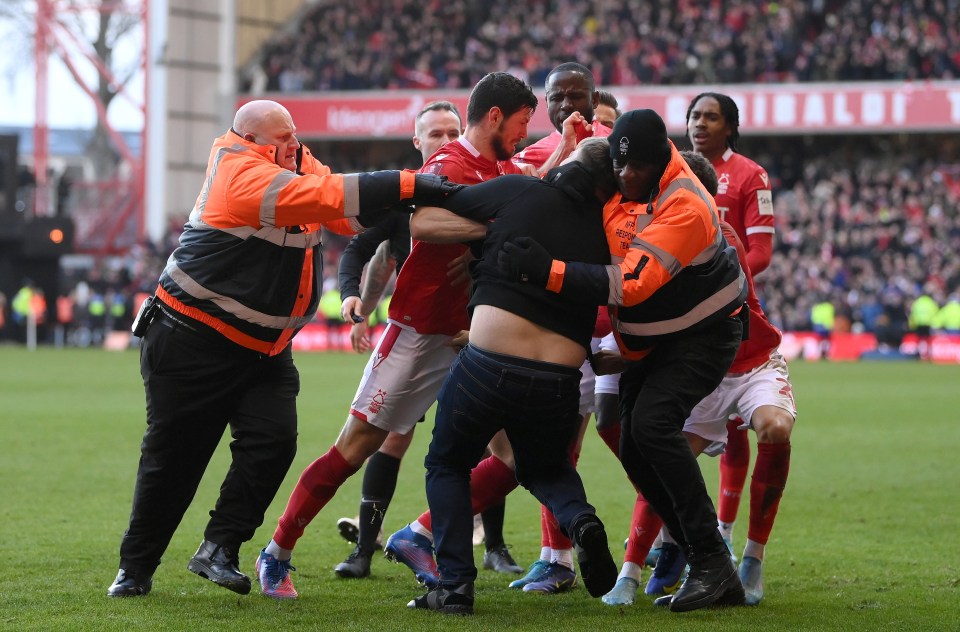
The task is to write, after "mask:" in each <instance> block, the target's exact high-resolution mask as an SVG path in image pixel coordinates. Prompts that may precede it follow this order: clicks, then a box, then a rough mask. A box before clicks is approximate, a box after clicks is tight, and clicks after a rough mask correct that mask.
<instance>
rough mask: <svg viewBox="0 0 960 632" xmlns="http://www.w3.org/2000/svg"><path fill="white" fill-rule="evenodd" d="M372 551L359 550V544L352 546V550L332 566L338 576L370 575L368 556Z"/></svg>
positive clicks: (357, 576)
mask: <svg viewBox="0 0 960 632" xmlns="http://www.w3.org/2000/svg"><path fill="white" fill-rule="evenodd" d="M371 557H373V552H372V551H361V550H360V545H357V546H355V547H353V552H352V553H351V554H350V555H348V556H347V559H345V560H343V561H342V562H340V563H339V564H337V565H336V566H334V567H333V572H334V573H336V574H337V576H338V577H347V578H355V579H360V578H362V577H369V576H370V558H371Z"/></svg>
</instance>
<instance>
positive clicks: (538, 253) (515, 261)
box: [497, 237, 553, 287]
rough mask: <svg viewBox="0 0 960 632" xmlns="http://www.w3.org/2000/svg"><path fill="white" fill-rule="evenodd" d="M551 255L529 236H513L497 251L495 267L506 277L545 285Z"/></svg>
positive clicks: (551, 263)
mask: <svg viewBox="0 0 960 632" xmlns="http://www.w3.org/2000/svg"><path fill="white" fill-rule="evenodd" d="M552 266H553V257H552V256H550V253H549V252H547V249H546V248H544V247H543V246H541V245H540V243H539V242H538V241H536V240H535V239H532V238H531V237H515V238H513V239H511V240H509V241H506V242H504V244H503V246H502V247H501V248H500V252H498V253H497V268H499V270H500V272H501V273H503V274H504V275H505V276H506V277H507V278H508V279H510V280H512V281H519V282H521V283H532V284H534V285H538V286H541V287H546V285H547V280H548V279H549V278H550V268H551V267H552Z"/></svg>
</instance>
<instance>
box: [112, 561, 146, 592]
mask: <svg viewBox="0 0 960 632" xmlns="http://www.w3.org/2000/svg"><path fill="white" fill-rule="evenodd" d="M151 588H153V573H147V572H144V571H136V570H134V569H126V568H121V569H120V572H119V573H117V578H116V579H115V580H113V583H112V584H111V585H110V588H107V597H142V596H143V595H146V594H149V592H150V589H151Z"/></svg>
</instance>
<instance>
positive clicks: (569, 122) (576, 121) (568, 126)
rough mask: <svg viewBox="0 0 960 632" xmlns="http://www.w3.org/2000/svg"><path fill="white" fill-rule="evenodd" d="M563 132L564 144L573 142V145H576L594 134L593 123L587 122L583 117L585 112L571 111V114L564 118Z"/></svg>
mask: <svg viewBox="0 0 960 632" xmlns="http://www.w3.org/2000/svg"><path fill="white" fill-rule="evenodd" d="M561 134H562V135H563V142H564V144H566V143H571V144H572V145H573V147H576V145H577V143H579V142H580V141H582V140H583V139H584V138H590V137H591V136H593V125H592V124H591V123H587V119H585V118H583V114H580V112H571V113H570V116H568V117H567V118H565V119H563V126H562V129H561Z"/></svg>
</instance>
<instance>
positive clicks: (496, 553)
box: [483, 544, 523, 575]
mask: <svg viewBox="0 0 960 632" xmlns="http://www.w3.org/2000/svg"><path fill="white" fill-rule="evenodd" d="M508 549H509V547H508V546H507V545H506V544H501V545H500V546H495V547H493V548H492V549H489V550H488V551H485V552H484V554H483V567H484V568H485V569H487V570H491V571H497V572H498V573H516V574H517V575H520V574H522V573H523V567H522V566H520V565H519V564H517V563H516V562H515V561H514V560H513V556H512V555H510V551H509V550H508Z"/></svg>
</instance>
